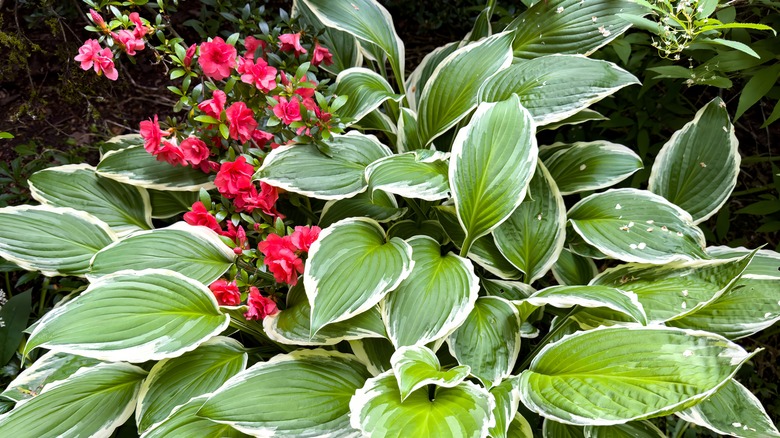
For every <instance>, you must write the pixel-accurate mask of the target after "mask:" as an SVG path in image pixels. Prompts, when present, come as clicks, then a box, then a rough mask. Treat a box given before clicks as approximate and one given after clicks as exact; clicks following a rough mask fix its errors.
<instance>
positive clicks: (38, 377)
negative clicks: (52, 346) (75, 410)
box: [0, 351, 100, 402]
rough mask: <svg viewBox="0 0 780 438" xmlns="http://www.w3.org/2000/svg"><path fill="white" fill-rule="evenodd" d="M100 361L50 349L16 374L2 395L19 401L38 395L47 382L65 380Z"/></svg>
mask: <svg viewBox="0 0 780 438" xmlns="http://www.w3.org/2000/svg"><path fill="white" fill-rule="evenodd" d="M99 363H100V361H99V360H97V359H92V358H91V357H84V356H76V355H73V354H68V353H58V352H56V351H50V352H48V353H46V354H44V355H43V356H41V357H39V358H38V360H36V361H35V363H33V364H32V366H30V367H28V368H26V369H25V370H24V371H22V372H21V373H20V374H19V375H18V376H16V378H15V379H14V380H13V381H12V382H11V383H9V384H8V386H7V387H6V388H5V390H4V391H3V393H2V394H0V396H2V397H5V398H8V399H10V400H14V401H17V402H18V401H22V400H26V399H28V398H32V397H34V396H37V395H38V394H39V393H40V392H41V390H42V389H43V387H44V386H46V385H47V384H49V383H52V382H55V381H58V380H65V379H67V378H68V377H70V376H71V375H73V374H74V373H76V371H78V370H80V369H81V368H84V367H92V366H95V365H97V364H99Z"/></svg>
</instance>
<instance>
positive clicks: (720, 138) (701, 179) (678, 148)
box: [648, 98, 740, 224]
mask: <svg viewBox="0 0 780 438" xmlns="http://www.w3.org/2000/svg"><path fill="white" fill-rule="evenodd" d="M739 163H740V156H739V143H738V141H737V137H736V136H735V134H734V126H733V125H732V124H731V121H729V114H728V112H727V111H726V104H725V103H724V102H723V101H722V100H720V98H715V99H713V100H712V101H710V102H709V103H708V104H707V105H705V106H704V107H703V108H702V109H700V110H699V111H698V112H697V113H696V117H695V118H694V119H693V121H692V122H689V123H687V124H686V125H685V126H683V128H682V129H681V130H679V131H677V132H675V133H674V135H672V138H671V139H669V141H668V142H667V143H666V144H665V145H664V146H663V148H661V152H659V154H658V157H657V158H656V160H655V163H654V164H653V170H652V171H651V172H650V181H649V183H648V190H650V191H651V192H653V193H656V194H658V195H661V196H663V197H664V198H666V199H668V200H669V201H671V202H673V203H675V204H677V205H678V206H680V207H682V208H683V209H684V210H685V211H687V212H688V213H690V214H691V216H692V217H693V223H694V224H698V223H700V222H703V221H705V220H707V219H708V218H710V217H711V216H712V215H714V214H715V213H717V211H718V210H719V209H720V207H721V206H723V204H724V203H726V200H728V198H729V195H730V194H731V192H732V190H734V187H735V186H736V184H737V175H738V174H739Z"/></svg>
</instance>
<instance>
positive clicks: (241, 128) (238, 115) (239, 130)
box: [225, 102, 257, 142]
mask: <svg viewBox="0 0 780 438" xmlns="http://www.w3.org/2000/svg"><path fill="white" fill-rule="evenodd" d="M225 115H226V116H227V121H228V128H230V137H231V138H232V139H234V140H241V142H246V141H249V139H250V138H252V132H254V130H255V128H257V120H255V113H254V112H252V110H251V109H249V108H248V107H247V106H246V104H245V103H244V102H236V103H234V104H233V105H230V107H229V108H228V109H227V110H226V111H225Z"/></svg>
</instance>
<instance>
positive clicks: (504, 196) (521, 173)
mask: <svg viewBox="0 0 780 438" xmlns="http://www.w3.org/2000/svg"><path fill="white" fill-rule="evenodd" d="M537 152H538V149H537V146H536V137H535V132H534V124H533V121H532V120H531V116H530V114H528V111H526V110H525V109H524V108H523V107H522V105H520V101H519V99H518V98H517V96H515V95H513V96H512V97H511V98H510V99H508V100H505V101H502V102H498V103H482V104H480V105H479V107H478V108H477V111H476V112H475V113H474V115H473V117H472V119H471V121H470V122H469V124H468V125H466V127H465V128H463V129H461V130H460V131H459V132H458V134H457V136H456V137H455V142H454V144H453V146H452V157H451V158H450V170H449V179H450V187H451V189H452V196H453V198H454V200H455V210H456V211H457V214H458V221H459V222H460V224H461V226H462V227H463V230H464V231H465V232H466V237H465V239H464V241H463V247H462V250H461V253H462V254H468V252H469V250H470V249H471V245H472V244H473V242H474V241H475V240H476V239H478V238H479V237H482V236H484V235H485V234H488V233H489V232H491V231H492V230H493V229H495V228H496V227H497V226H499V225H500V224H501V223H502V222H503V221H505V220H506V219H507V218H508V217H509V215H510V214H512V212H513V211H514V210H515V208H517V206H518V205H520V202H521V201H522V200H523V197H524V196H525V192H526V188H527V187H528V183H529V182H530V180H531V177H532V176H533V174H534V169H535V166H536V156H537Z"/></svg>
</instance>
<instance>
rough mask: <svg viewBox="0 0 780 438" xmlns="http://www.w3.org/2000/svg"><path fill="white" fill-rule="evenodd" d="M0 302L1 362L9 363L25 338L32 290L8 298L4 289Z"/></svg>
mask: <svg viewBox="0 0 780 438" xmlns="http://www.w3.org/2000/svg"><path fill="white" fill-rule="evenodd" d="M6 275H8V273H6ZM6 278H8V277H6ZM0 302H2V305H0V363H4V364H8V362H9V361H10V360H11V358H13V357H14V355H16V351H17V350H18V349H19V344H20V343H21V342H22V340H23V339H24V334H23V331H24V329H25V328H27V324H28V322H29V319H30V313H31V311H32V291H25V292H22V293H17V294H16V295H14V296H12V297H11V298H6V295H5V291H3V300H2V301H0Z"/></svg>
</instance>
